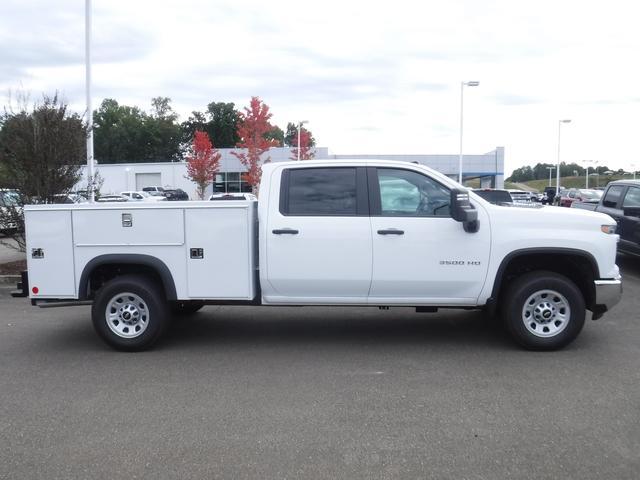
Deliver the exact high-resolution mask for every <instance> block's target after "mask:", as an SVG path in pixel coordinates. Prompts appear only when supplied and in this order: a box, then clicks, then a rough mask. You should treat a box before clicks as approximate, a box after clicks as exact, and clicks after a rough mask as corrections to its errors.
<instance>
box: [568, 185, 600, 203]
mask: <svg viewBox="0 0 640 480" xmlns="http://www.w3.org/2000/svg"><path fill="white" fill-rule="evenodd" d="M601 197H602V192H601V191H599V190H587V189H585V188H571V189H569V190H567V191H566V192H565V193H564V194H563V195H561V196H560V206H561V207H570V206H571V204H572V203H573V202H576V201H577V202H584V201H593V200H595V202H596V203H597V202H598V201H599V200H600V198H601Z"/></svg>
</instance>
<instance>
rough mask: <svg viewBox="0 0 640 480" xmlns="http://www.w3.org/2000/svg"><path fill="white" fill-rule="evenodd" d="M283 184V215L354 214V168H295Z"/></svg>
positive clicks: (289, 172)
mask: <svg viewBox="0 0 640 480" xmlns="http://www.w3.org/2000/svg"><path fill="white" fill-rule="evenodd" d="M283 182H285V183H286V185H283V187H284V189H283V193H284V195H282V197H281V200H282V202H281V205H280V211H281V213H283V214H284V215H338V216H344V215H356V211H357V210H356V197H357V188H356V169H355V168H349V167H347V168H300V169H297V168H294V169H290V170H287V171H285V175H283Z"/></svg>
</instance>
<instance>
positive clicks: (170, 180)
mask: <svg viewBox="0 0 640 480" xmlns="http://www.w3.org/2000/svg"><path fill="white" fill-rule="evenodd" d="M234 150H235V149H231V148H222V149H219V150H218V151H219V152H220V154H221V158H220V169H219V172H218V174H217V175H216V178H215V182H214V184H213V185H211V186H210V187H209V188H208V191H207V195H209V194H211V193H213V192H241V191H244V192H250V191H251V187H250V186H249V185H248V184H247V183H246V182H245V181H244V175H243V173H244V172H245V171H246V169H245V168H244V167H243V166H242V164H241V163H240V161H239V160H238V159H237V158H236V157H235V156H233V155H231V152H232V151H234ZM267 156H268V157H270V158H271V161H272V162H286V161H289V160H290V159H291V157H292V153H291V149H290V148H288V147H284V148H272V149H270V150H269V152H268V153H267V154H265V155H264V157H265V158H266V157H267ZM315 159H316V160H343V159H360V160H366V159H379V160H397V161H401V162H414V163H416V162H417V163H420V164H422V165H426V166H427V167H430V168H432V169H434V170H437V171H438V172H440V173H443V174H445V175H447V176H449V177H451V178H453V179H456V180H457V179H458V155H421V154H418V155H335V154H330V153H329V149H328V148H326V147H318V148H316V149H315ZM96 160H97V167H96V168H97V171H98V172H99V173H100V176H101V177H102V178H103V180H104V183H103V184H102V188H101V189H100V191H101V193H102V194H108V193H120V192H123V191H127V190H142V189H143V188H144V187H150V186H162V187H168V186H171V187H174V188H181V189H182V190H184V191H185V192H187V193H188V194H189V197H190V198H192V199H193V198H196V194H195V184H194V183H193V182H192V181H191V180H189V179H188V178H187V177H186V175H187V168H186V163H185V162H153V163H113V164H100V159H99V158H98V159H96ZM462 172H463V182H465V181H468V180H475V179H479V181H480V185H481V186H482V187H487V188H489V187H491V188H503V186H504V147H496V149H495V150H492V151H490V152H488V153H485V154H482V155H467V154H465V155H464V160H463V165H462ZM85 173H86V167H84V169H83V178H82V180H81V181H80V182H79V183H78V189H82V188H84V186H86V177H85Z"/></svg>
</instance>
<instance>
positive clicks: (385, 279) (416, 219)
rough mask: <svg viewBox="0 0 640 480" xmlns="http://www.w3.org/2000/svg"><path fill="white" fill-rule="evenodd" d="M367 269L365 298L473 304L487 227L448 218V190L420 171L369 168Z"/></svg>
mask: <svg viewBox="0 0 640 480" xmlns="http://www.w3.org/2000/svg"><path fill="white" fill-rule="evenodd" d="M369 191H370V195H371V196H370V206H371V230H372V232H371V233H372V237H373V272H372V281H371V291H370V294H369V303H374V304H382V305H385V304H394V303H396V304H397V303H400V304H411V303H415V304H440V305H443V304H445V305H446V304H450V305H473V304H475V302H476V300H477V297H478V295H479V294H480V291H481V289H482V287H483V285H484V281H485V277H486V274H487V267H488V261H489V250H490V245H491V230H490V225H489V221H488V218H487V214H486V212H485V211H484V210H483V209H482V208H479V209H478V219H479V220H480V230H479V231H478V232H477V233H473V234H471V233H467V232H465V231H464V228H463V226H462V224H461V223H459V222H456V221H455V220H453V218H451V215H450V211H449V204H450V191H449V188H448V187H446V186H445V185H443V184H441V183H439V182H438V181H436V180H434V179H433V178H431V177H428V176H426V175H425V174H423V173H421V172H417V171H414V170H409V169H402V168H373V167H372V168H369Z"/></svg>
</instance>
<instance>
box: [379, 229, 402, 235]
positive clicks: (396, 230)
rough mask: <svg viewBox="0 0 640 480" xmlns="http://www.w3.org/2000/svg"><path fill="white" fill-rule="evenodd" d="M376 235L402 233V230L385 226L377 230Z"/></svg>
mask: <svg viewBox="0 0 640 480" xmlns="http://www.w3.org/2000/svg"><path fill="white" fill-rule="evenodd" d="M378 235H404V230H398V229H397V228H387V229H385V230H378Z"/></svg>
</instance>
